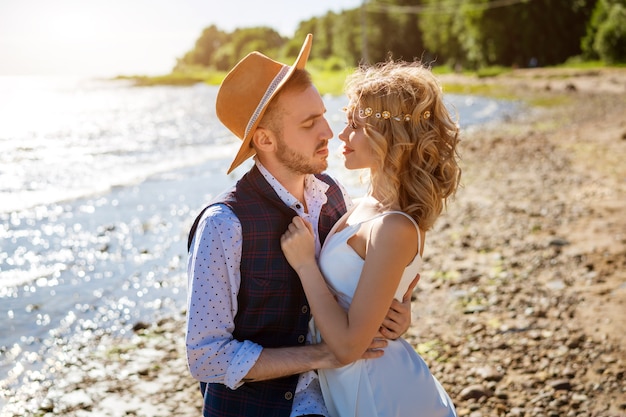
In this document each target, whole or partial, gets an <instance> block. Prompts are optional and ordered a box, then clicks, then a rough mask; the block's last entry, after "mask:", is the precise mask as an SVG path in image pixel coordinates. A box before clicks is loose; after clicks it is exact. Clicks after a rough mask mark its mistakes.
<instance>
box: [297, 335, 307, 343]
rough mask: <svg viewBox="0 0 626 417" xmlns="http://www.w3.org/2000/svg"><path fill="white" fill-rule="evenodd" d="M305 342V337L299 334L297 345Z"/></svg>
mask: <svg viewBox="0 0 626 417" xmlns="http://www.w3.org/2000/svg"><path fill="white" fill-rule="evenodd" d="M305 340H306V337H304V335H303V334H301V335H300V336H298V343H304V341H305Z"/></svg>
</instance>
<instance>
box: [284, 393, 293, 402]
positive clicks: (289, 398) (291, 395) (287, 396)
mask: <svg viewBox="0 0 626 417" xmlns="http://www.w3.org/2000/svg"><path fill="white" fill-rule="evenodd" d="M285 399H286V400H287V401H291V400H292V399H293V394H292V393H291V392H290V391H287V392H286V393H285Z"/></svg>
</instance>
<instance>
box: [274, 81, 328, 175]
mask: <svg viewBox="0 0 626 417" xmlns="http://www.w3.org/2000/svg"><path fill="white" fill-rule="evenodd" d="M279 100H280V101H279V103H278V104H279V106H277V109H276V110H277V111H279V112H281V113H282V114H279V115H278V124H279V125H280V126H281V129H280V132H275V133H277V137H278V144H277V152H276V158H277V159H278V161H279V162H280V163H281V164H283V165H284V166H285V167H286V168H288V169H289V170H290V171H292V172H293V173H296V174H318V173H320V172H322V171H324V170H325V169H326V168H327V167H328V161H327V158H328V141H329V140H330V139H331V138H332V137H333V132H332V130H331V129H330V126H329V125H328V122H327V121H326V119H325V118H324V113H325V112H326V108H325V107H324V102H323V101H322V98H321V97H320V95H319V93H318V92H317V89H316V88H315V87H313V86H310V87H308V88H307V89H306V90H304V91H285V92H284V93H283V94H282V95H281V96H280V97H279Z"/></svg>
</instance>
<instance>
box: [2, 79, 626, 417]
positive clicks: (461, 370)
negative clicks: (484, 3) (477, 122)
mask: <svg viewBox="0 0 626 417" xmlns="http://www.w3.org/2000/svg"><path fill="white" fill-rule="evenodd" d="M442 79H443V81H444V82H445V83H460V84H466V85H470V84H474V83H480V84H486V85H492V86H494V88H495V89H498V90H499V91H506V92H507V94H513V95H515V96H517V97H519V98H520V99H523V100H527V101H528V102H532V103H535V104H539V105H538V106H537V105H534V106H531V107H530V108H529V110H528V111H524V112H520V114H519V116H516V117H512V118H511V120H507V121H506V122H504V123H498V124H496V125H492V126H487V127H482V128H480V129H479V130H473V131H467V132H464V133H463V142H462V146H461V157H462V160H463V170H464V172H463V188H462V189H460V190H459V192H458V194H457V197H456V199H455V200H454V201H452V202H451V204H450V206H449V209H448V211H447V212H446V213H445V215H443V216H442V218H441V219H440V220H439V221H438V223H437V224H436V226H435V229H434V230H433V231H432V232H430V233H429V234H428V240H427V246H426V254H425V261H426V263H425V271H424V274H423V275H422V279H421V281H420V284H419V286H418V289H417V290H416V291H415V294H414V303H413V315H414V317H413V325H412V327H411V329H410V330H409V332H408V335H407V338H408V339H409V340H410V341H411V342H412V343H413V344H414V345H415V346H416V349H417V350H418V351H419V352H420V353H421V354H422V356H423V357H424V358H425V359H426V361H427V362H428V363H429V364H430V366H431V369H432V370H433V372H434V373H435V375H436V376H437V377H438V378H439V380H440V381H441V382H442V384H443V385H444V387H445V388H446V389H447V390H448V392H449V393H450V395H451V397H452V399H453V400H454V402H455V404H456V407H457V411H458V414H459V415H460V416H471V417H483V416H520V417H521V416H550V417H551V416H555V417H556V416H626V383H625V382H624V379H625V378H624V370H625V365H626V326H625V323H626V322H625V319H624V317H626V215H625V214H624V209H625V208H626V163H624V162H623V161H624V160H626V70H625V69H620V70H611V69H602V70H544V69H533V70H518V71H515V72H513V73H510V74H507V75H505V76H499V77H496V78H492V79H475V78H468V77H463V76H457V75H449V76H443V77H442ZM183 323H184V312H181V314H180V316H178V317H172V318H171V319H168V320H164V321H162V322H160V323H153V324H149V325H147V326H146V328H138V329H137V331H136V334H135V336H134V337H133V338H132V340H124V341H119V340H115V339H113V338H110V337H108V336H104V337H102V338H100V339H98V340H94V342H93V343H92V344H90V345H85V346H81V347H78V348H77V352H76V355H75V357H77V358H79V359H78V360H77V361H76V362H75V363H67V364H64V365H63V366H57V367H55V368H51V369H50V371H54V373H53V374H52V375H50V376H48V377H45V378H44V377H42V381H41V383H40V384H38V385H36V386H35V385H33V386H26V387H22V389H21V390H20V391H18V392H15V393H13V394H12V395H11V397H10V398H9V399H8V401H9V403H8V404H7V406H6V407H5V408H4V409H3V410H2V411H1V412H0V413H1V414H0V415H2V416H22V415H37V416H44V415H63V416H197V415H199V410H200V405H201V402H202V400H201V396H200V393H199V391H198V389H197V384H196V382H195V381H194V380H193V379H192V378H191V377H190V376H189V374H188V372H187V367H186V362H185V358H184V345H183V344H184V336H183V332H184V324H183ZM138 327H142V326H138ZM417 407H419V404H416V408H417Z"/></svg>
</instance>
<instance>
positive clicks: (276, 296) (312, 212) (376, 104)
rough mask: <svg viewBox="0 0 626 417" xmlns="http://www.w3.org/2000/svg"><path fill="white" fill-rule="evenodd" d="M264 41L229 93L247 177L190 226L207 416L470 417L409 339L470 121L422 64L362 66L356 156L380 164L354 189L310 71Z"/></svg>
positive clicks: (193, 355)
mask: <svg viewBox="0 0 626 417" xmlns="http://www.w3.org/2000/svg"><path fill="white" fill-rule="evenodd" d="M311 42H312V37H311V35H308V36H307V38H306V40H305V42H304V45H303V46H302V49H301V51H300V54H299V56H298V58H297V59H296V62H295V63H294V65H292V66H288V65H284V64H282V63H279V62H276V61H274V60H272V59H270V58H268V57H266V56H265V55H263V54H261V53H258V52H253V53H251V54H249V55H248V56H246V57H245V58H244V59H242V60H241V61H240V62H239V63H238V64H237V65H236V66H235V67H234V68H233V69H232V70H231V71H230V73H229V74H228V75H227V76H226V78H225V79H224V81H223V83H222V85H221V87H220V90H219V92H218V96H217V100H216V110H217V115H218V117H219V118H220V120H221V121H222V123H223V124H224V125H225V126H226V127H228V128H229V129H230V130H231V131H232V132H233V133H234V134H235V135H236V136H237V137H238V138H240V139H241V140H242V144H241V147H240V149H239V151H238V153H237V155H236V157H235V159H234V162H233V163H232V165H231V166H230V169H229V172H230V171H232V170H233V169H235V168H236V167H237V166H239V165H240V164H241V163H242V162H244V161H245V160H246V159H248V158H250V157H252V156H254V165H253V166H252V168H251V169H250V170H249V171H248V172H247V173H246V174H245V175H243V177H242V178H241V179H239V181H238V182H237V183H236V185H235V186H234V187H233V188H232V189H230V190H228V191H227V192H225V193H224V194H222V195H221V196H219V197H218V198H216V199H215V200H214V201H213V202H212V203H211V204H209V205H208V206H207V207H206V208H205V209H204V210H203V211H202V212H201V213H200V214H199V215H198V217H197V218H196V221H195V222H194V225H193V226H192V230H191V232H190V235H189V242H188V243H189V262H188V279H189V288H188V291H189V292H188V311H187V333H186V346H187V357H188V363H189V369H190V371H191V373H192V375H193V376H194V378H195V379H197V380H198V381H200V388H201V391H202V395H203V397H204V406H203V414H204V415H205V416H286V417H287V416H307V415H309V416H311V415H317V416H332V417H344V416H359V417H369V416H372V417H374V416H378V417H392V416H429V417H430V416H455V415H456V414H455V410H454V406H453V404H452V401H451V400H450V398H449V397H448V395H447V393H446V392H445V390H444V389H443V388H442V386H441V385H440V384H439V382H438V381H437V379H436V378H435V377H434V376H433V375H432V374H431V372H430V370H429V369H428V366H427V365H426V363H425V362H424V361H423V360H422V358H421V357H420V356H419V355H418V354H417V353H416V352H415V350H414V349H413V348H412V347H411V345H410V344H409V343H408V342H406V341H405V340H404V339H402V338H401V337H400V336H401V334H402V333H404V332H405V331H406V330H407V329H408V326H409V324H410V294H411V292H412V290H413V288H414V286H415V285H416V283H417V278H416V277H418V276H419V275H418V274H419V271H420V268H421V263H422V253H423V250H424V243H425V240H426V231H427V230H429V229H430V228H431V226H432V225H433V223H434V221H435V220H436V218H437V217H438V216H439V214H440V213H441V211H442V210H443V208H444V206H445V202H446V200H447V198H448V197H450V196H451V195H452V194H454V192H455V190H456V188H457V186H458V182H459V178H460V168H459V166H458V158H457V153H456V146H457V143H458V127H457V125H456V123H455V122H454V121H453V120H452V118H451V116H450V114H449V113H448V111H447V109H446V107H445V106H444V103H443V100H442V93H441V88H440V86H439V84H438V82H437V80H436V79H435V78H434V77H433V75H432V73H431V72H430V71H429V70H428V69H426V68H424V67H422V66H421V65H419V64H418V63H403V62H387V63H384V64H379V65H375V66H371V67H363V68H359V69H358V70H357V71H356V72H355V73H354V74H353V75H351V76H350V77H349V79H348V83H347V89H346V94H347V96H348V98H349V104H348V106H347V108H346V109H345V112H346V127H345V129H344V130H343V131H342V132H341V133H340V134H339V139H340V140H341V141H343V142H344V151H343V154H344V157H345V166H346V167H347V168H348V169H368V170H369V172H370V184H369V190H368V193H367V195H366V196H364V197H363V198H361V199H359V201H358V202H352V201H351V199H350V197H349V196H348V195H347V194H346V192H345V190H344V189H343V187H342V186H341V185H340V184H339V183H338V182H337V181H336V180H334V179H333V178H331V177H330V176H329V175H327V174H325V173H324V171H325V170H326V168H327V166H328V164H327V157H328V141H329V140H330V139H331V138H332V137H333V132H332V131H331V129H330V126H329V125H328V122H327V120H326V119H325V112H326V109H325V107H324V103H323V101H322V98H321V97H320V95H319V93H318V91H317V90H316V88H315V87H314V86H313V83H312V81H311V78H310V75H309V73H308V72H307V71H306V70H305V69H304V67H305V64H306V61H307V59H308V56H309V52H310V49H311Z"/></svg>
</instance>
